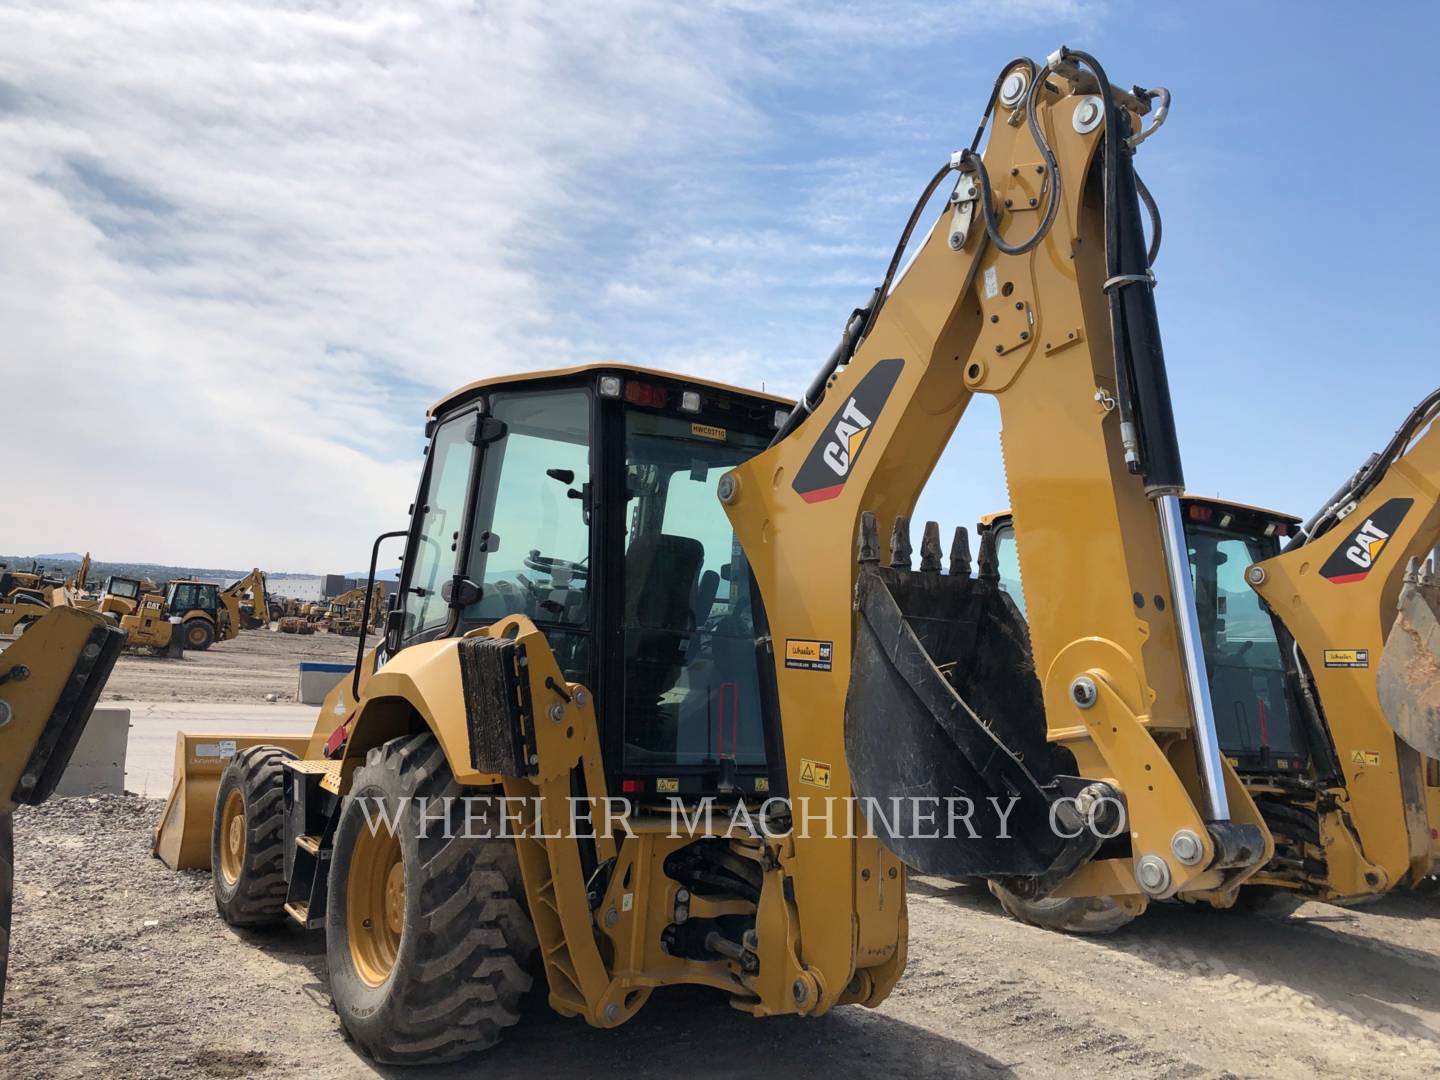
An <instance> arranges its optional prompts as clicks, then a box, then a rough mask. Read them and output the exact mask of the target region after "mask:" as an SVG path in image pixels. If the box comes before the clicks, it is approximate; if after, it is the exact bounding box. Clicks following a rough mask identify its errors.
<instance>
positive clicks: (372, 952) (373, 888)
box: [325, 734, 538, 1065]
mask: <svg viewBox="0 0 1440 1080" xmlns="http://www.w3.org/2000/svg"><path fill="white" fill-rule="evenodd" d="M460 794H461V789H460V787H459V786H458V785H457V784H456V783H455V781H454V778H453V777H452V775H451V772H450V767H449V765H448V764H447V763H446V761H445V755H444V753H443V751H441V749H440V746H439V744H438V743H437V742H436V741H435V738H434V736H432V735H429V734H424V735H412V736H407V737H405V738H400V739H393V740H391V741H390V742H388V743H385V744H384V745H383V746H380V747H376V748H375V749H373V750H371V751H370V753H369V755H368V757H367V758H366V762H365V765H364V766H363V767H362V768H360V769H358V770H356V772H355V776H354V781H353V784H352V786H351V790H350V794H349V796H348V797H347V798H346V800H345V806H344V808H343V809H342V810H341V812H340V821H339V824H338V825H337V827H336V831H335V844H334V850H333V853H332V856H331V862H330V888H329V894H330V895H329V903H328V904H327V905H326V912H325V951H326V961H327V966H328V967H329V972H330V995H331V997H332V998H333V1000H334V1003H335V1011H336V1012H337V1013H338V1014H339V1016H340V1021H341V1023H343V1024H344V1025H345V1030H346V1031H347V1032H349V1034H350V1036H351V1037H352V1038H353V1039H354V1040H355V1041H356V1042H357V1043H358V1044H359V1045H360V1046H361V1047H363V1048H364V1049H365V1051H366V1052H367V1053H369V1054H370V1055H371V1056H372V1057H374V1058H375V1059H376V1060H377V1061H381V1062H388V1063H393V1064H407V1065H413V1064H420V1063H433V1062H444V1061H454V1060H456V1059H457V1058H461V1057H464V1056H465V1055H467V1054H471V1053H474V1052H476V1051H478V1050H484V1049H486V1048H487V1047H490V1046H493V1045H494V1044H495V1043H497V1042H499V1041H500V1038H501V1036H502V1035H503V1034H504V1032H505V1029H506V1028H508V1027H510V1026H512V1025H514V1024H515V1023H516V1022H518V1021H519V1019H520V1015H521V1012H522V1009H523V1006H524V1002H525V998H526V995H527V994H528V992H529V991H530V988H531V985H532V984H533V982H534V979H533V976H532V975H531V972H532V970H533V969H534V967H535V961H536V956H537V952H538V947H537V943H536V939H535V930H534V927H533V925H532V924H531V922H530V916H529V913H528V912H527V911H526V909H525V900H524V896H525V894H524V887H523V885H522V883H521V880H520V868H519V863H518V860H517V858H516V854H515V842H514V841H513V840H511V839H508V838H503V837H497V838H490V837H488V836H486V835H485V834H486V833H488V832H490V831H492V830H490V829H487V828H486V827H485V824H484V823H485V822H488V821H490V820H493V819H492V818H491V817H490V816H488V815H480V814H475V815H473V816H472V817H471V819H470V820H471V822H472V825H471V828H470V829H469V830H468V835H467V828H466V822H465V807H464V800H462V799H459V798H456V799H455V801H454V802H453V803H449V804H445V805H446V806H447V808H449V809H451V810H452V811H453V812H451V813H450V814H449V817H450V822H449V824H450V828H448V829H446V828H444V826H443V824H442V822H440V821H439V820H437V818H436V809H435V808H436V807H437V806H440V805H441V802H440V800H443V799H445V798H447V797H453V796H458V795H460ZM421 799H428V800H429V801H428V804H420V803H419V800H421ZM417 804H418V805H417ZM421 805H426V806H427V816H428V818H429V820H428V828H426V829H423V830H422V828H421V822H420V806H421ZM381 806H384V807H385V808H386V810H387V812H388V813H387V818H388V821H390V822H393V823H395V824H396V826H397V828H396V829H394V830H391V829H390V828H387V827H386V826H385V825H384V824H382V823H381V822H380V820H379V818H380V814H379V813H378V810H379V808H380V807H381ZM367 808H369V810H370V813H371V820H374V823H375V828H374V829H372V828H371V827H370V821H367V817H366V813H365V811H366V809H367ZM494 831H498V830H494ZM444 832H449V833H450V834H451V838H450V839H446V838H445V837H444V836H443V835H439V834H441V833H444ZM477 834H478V835H477Z"/></svg>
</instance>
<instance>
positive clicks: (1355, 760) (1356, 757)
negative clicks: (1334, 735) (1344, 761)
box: [1350, 750, 1380, 765]
mask: <svg viewBox="0 0 1440 1080" xmlns="http://www.w3.org/2000/svg"><path fill="white" fill-rule="evenodd" d="M1350 764H1352V765H1379V764H1380V755H1379V753H1378V752H1376V751H1374V750H1356V751H1354V752H1353V753H1351V755H1350Z"/></svg>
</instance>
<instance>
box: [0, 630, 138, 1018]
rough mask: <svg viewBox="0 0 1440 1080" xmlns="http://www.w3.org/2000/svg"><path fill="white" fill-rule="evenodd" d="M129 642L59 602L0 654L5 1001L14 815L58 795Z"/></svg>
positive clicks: (0, 960)
mask: <svg viewBox="0 0 1440 1080" xmlns="http://www.w3.org/2000/svg"><path fill="white" fill-rule="evenodd" d="M124 641H125V635H124V633H123V632H122V631H121V630H119V629H118V628H116V627H115V626H112V625H111V624H110V623H109V622H108V621H107V620H105V619H103V618H101V617H100V616H99V615H96V614H94V613H93V612H88V611H79V610H77V609H75V608H67V607H57V608H53V609H51V610H49V611H46V612H45V613H44V614H43V615H42V616H41V617H40V618H39V619H38V620H37V621H36V622H35V624H34V626H33V627H32V629H31V630H30V632H29V633H27V634H26V635H25V636H24V637H23V638H21V639H20V640H18V641H16V642H14V643H12V644H11V645H9V646H8V647H7V648H6V649H5V650H4V651H3V652H0V1005H3V1003H4V998H5V967H6V960H7V958H8V956H9V953H10V918H11V909H12V905H13V900H14V895H15V893H14V888H15V882H14V864H15V854H14V835H15V833H14V819H13V817H12V814H13V812H14V810H15V808H16V806H36V805H38V804H40V803H42V802H44V801H45V800H46V799H48V798H49V797H50V796H51V795H52V794H53V793H54V791H55V786H56V784H58V783H59V781H60V776H61V774H63V773H64V771H65V768H66V766H67V765H69V763H70V755H71V754H72V753H74V751H75V744H76V743H77V742H79V740H80V735H81V733H82V732H83V731H84V730H85V725H86V724H87V723H88V722H89V720H90V713H91V711H92V710H93V709H94V707H95V702H96V701H97V700H99V697H100V692H101V691H102V690H103V689H104V687H105V681H106V679H108V678H109V677H110V669H111V668H113V667H114V666H115V658H116V657H117V656H118V655H119V654H120V650H121V648H122V647H123V645H124Z"/></svg>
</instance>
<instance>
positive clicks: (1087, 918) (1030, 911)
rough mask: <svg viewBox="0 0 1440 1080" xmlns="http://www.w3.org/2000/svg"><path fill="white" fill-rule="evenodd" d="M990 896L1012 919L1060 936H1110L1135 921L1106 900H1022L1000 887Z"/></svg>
mask: <svg viewBox="0 0 1440 1080" xmlns="http://www.w3.org/2000/svg"><path fill="white" fill-rule="evenodd" d="M990 892H991V893H992V894H993V895H994V897H995V899H996V900H999V901H1000V906H1001V907H1002V908H1004V909H1005V911H1006V913H1007V914H1008V915H1010V916H1012V917H1013V918H1016V919H1019V920H1020V921H1021V922H1023V923H1028V924H1029V925H1031V926H1038V927H1040V928H1041V929H1043V930H1054V931H1056V932H1058V933H1062V934H1113V933H1114V932H1115V931H1116V930H1119V929H1120V928H1121V927H1122V926H1125V925H1126V924H1128V923H1129V922H1130V921H1131V920H1132V919H1134V918H1135V916H1134V915H1132V914H1131V913H1130V912H1128V911H1126V910H1125V909H1124V908H1123V907H1121V906H1120V905H1119V904H1117V903H1116V902H1115V901H1114V900H1112V899H1111V898H1110V897H1108V896H1056V897H1047V898H1045V899H1043V900H1022V899H1021V898H1020V897H1018V896H1016V895H1015V894H1014V893H1013V892H1011V891H1010V890H1009V889H1007V888H1005V886H1003V885H998V884H996V883H995V882H993V881H992V882H990Z"/></svg>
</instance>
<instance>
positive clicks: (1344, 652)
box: [1325, 649, 1370, 668]
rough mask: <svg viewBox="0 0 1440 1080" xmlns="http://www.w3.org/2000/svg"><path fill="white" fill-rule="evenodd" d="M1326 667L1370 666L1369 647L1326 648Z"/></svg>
mask: <svg viewBox="0 0 1440 1080" xmlns="http://www.w3.org/2000/svg"><path fill="white" fill-rule="evenodd" d="M1325 666H1326V667H1357V668H1358V667H1365V668H1368V667H1369V666H1370V650H1369V649H1326V650H1325Z"/></svg>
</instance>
